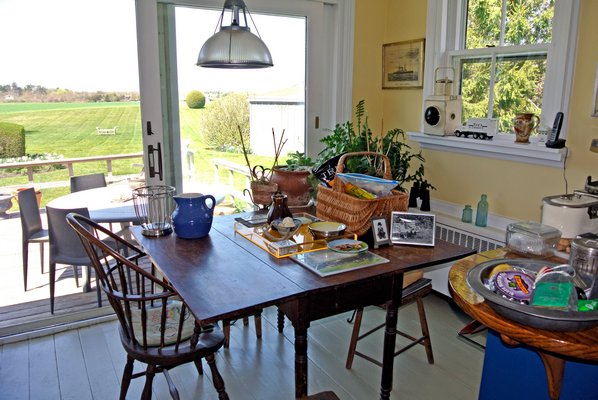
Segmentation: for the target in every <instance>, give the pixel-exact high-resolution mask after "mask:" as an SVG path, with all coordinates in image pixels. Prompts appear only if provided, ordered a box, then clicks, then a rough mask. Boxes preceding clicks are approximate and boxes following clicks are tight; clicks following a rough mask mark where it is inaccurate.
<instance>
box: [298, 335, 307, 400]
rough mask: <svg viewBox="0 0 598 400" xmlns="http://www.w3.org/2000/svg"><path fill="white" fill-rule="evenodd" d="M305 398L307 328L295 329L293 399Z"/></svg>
mask: <svg viewBox="0 0 598 400" xmlns="http://www.w3.org/2000/svg"><path fill="white" fill-rule="evenodd" d="M306 397H307V327H295V398H296V399H304V398H306Z"/></svg>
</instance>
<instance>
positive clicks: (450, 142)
mask: <svg viewBox="0 0 598 400" xmlns="http://www.w3.org/2000/svg"><path fill="white" fill-rule="evenodd" d="M407 135H408V137H409V139H410V140H413V141H414V142H417V143H419V145H420V147H421V148H423V149H430V150H439V151H450V152H454V153H463V154H469V155H473V156H478V157H492V158H497V159H499V160H509V161H517V162H522V163H528V164H537V165H544V166H548V167H554V168H562V167H563V165H564V160H565V156H566V154H567V149H565V148H563V149H549V148H548V147H546V146H545V145H544V143H543V142H542V143H540V142H537V141H535V142H532V143H530V144H517V143H515V141H514V139H513V138H514V135H509V134H501V135H498V136H495V137H494V138H493V139H492V140H476V139H471V138H469V139H466V138H459V137H456V136H435V135H427V134H425V133H421V132H407Z"/></svg>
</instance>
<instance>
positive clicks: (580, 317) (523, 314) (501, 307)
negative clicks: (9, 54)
mask: <svg viewBox="0 0 598 400" xmlns="http://www.w3.org/2000/svg"><path fill="white" fill-rule="evenodd" d="M499 264H509V265H511V266H513V267H516V268H517V267H518V268H523V269H526V270H528V271H533V272H534V273H535V272H538V271H539V270H540V268H542V267H544V266H555V265H558V264H557V263H554V262H550V261H544V260H537V259H498V260H490V261H486V262H483V263H481V264H478V265H476V266H475V267H473V268H472V269H470V270H469V272H468V273H467V283H469V285H470V286H471V288H472V289H473V290H474V291H476V292H477V293H478V294H479V295H480V296H482V297H484V299H485V300H486V301H487V302H488V305H489V306H490V307H492V309H494V310H495V311H496V312H497V313H498V314H500V315H502V316H504V317H507V318H508V319H511V320H513V321H515V322H518V323H520V324H522V325H527V326H531V327H534V328H540V329H546V330H550V331H578V330H584V329H590V328H592V327H594V326H596V325H598V311H565V310H558V309H550V308H543V307H534V306H531V305H527V304H520V303H517V302H514V301H510V300H508V299H506V298H504V297H502V296H501V295H499V294H496V293H494V292H493V291H491V290H490V289H488V288H486V286H484V280H486V279H488V277H489V275H490V272H491V271H492V269H494V267H496V266H497V265H499Z"/></svg>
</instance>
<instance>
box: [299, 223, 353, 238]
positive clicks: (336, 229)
mask: <svg viewBox="0 0 598 400" xmlns="http://www.w3.org/2000/svg"><path fill="white" fill-rule="evenodd" d="M308 228H309V231H310V232H311V233H312V234H313V235H314V236H316V237H320V238H327V237H334V236H340V235H342V234H343V233H344V232H345V230H346V229H347V225H345V224H343V223H341V222H333V221H318V222H312V223H311V224H309V225H308Z"/></svg>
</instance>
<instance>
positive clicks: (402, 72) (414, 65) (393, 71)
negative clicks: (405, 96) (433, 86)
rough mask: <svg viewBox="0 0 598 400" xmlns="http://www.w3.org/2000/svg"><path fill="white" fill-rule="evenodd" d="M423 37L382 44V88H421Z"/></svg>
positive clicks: (422, 78) (422, 81)
mask: <svg viewBox="0 0 598 400" xmlns="http://www.w3.org/2000/svg"><path fill="white" fill-rule="evenodd" d="M425 42H426V40H425V39H416V40H409V41H407V42H395V43H387V44H384V45H382V89H406V88H421V87H423V84H424V48H425Z"/></svg>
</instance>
